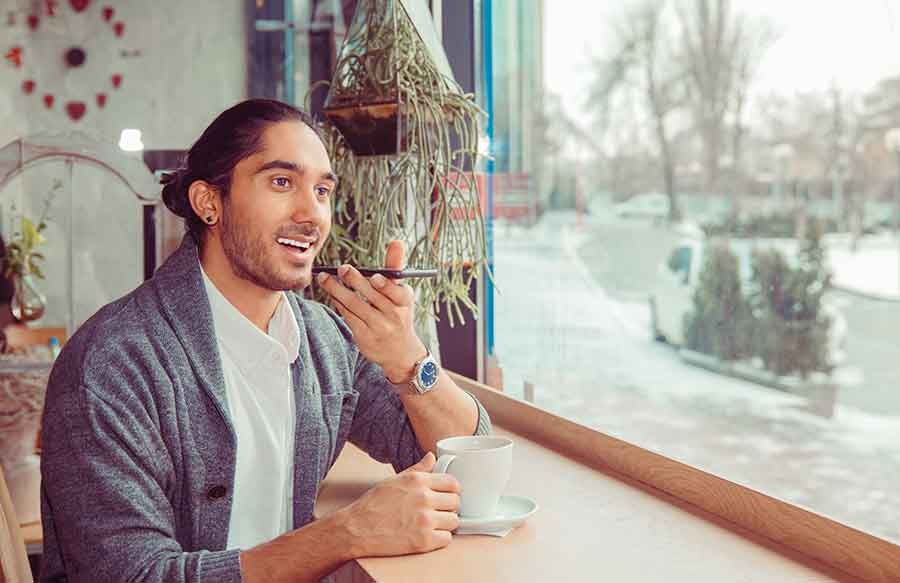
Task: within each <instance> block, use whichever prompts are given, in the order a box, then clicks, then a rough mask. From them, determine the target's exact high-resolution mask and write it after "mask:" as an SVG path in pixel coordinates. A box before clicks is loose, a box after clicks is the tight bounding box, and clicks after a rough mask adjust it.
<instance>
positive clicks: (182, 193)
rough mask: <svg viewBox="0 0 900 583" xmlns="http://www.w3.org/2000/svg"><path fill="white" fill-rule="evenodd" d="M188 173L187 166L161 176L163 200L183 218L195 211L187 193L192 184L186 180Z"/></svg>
mask: <svg viewBox="0 0 900 583" xmlns="http://www.w3.org/2000/svg"><path fill="white" fill-rule="evenodd" d="M187 174H188V170H187V168H179V169H178V170H175V171H174V172H166V173H164V174H163V175H162V178H160V182H161V183H162V184H163V189H162V198H163V202H164V203H165V205H166V207H167V208H168V209H169V210H170V211H172V212H173V213H175V214H176V215H178V216H179V217H181V218H183V219H186V218H188V217H189V216H190V215H191V214H192V213H193V209H191V204H190V200H189V199H188V195H187V186H189V185H190V182H188V181H186V180H185V178H186V177H187Z"/></svg>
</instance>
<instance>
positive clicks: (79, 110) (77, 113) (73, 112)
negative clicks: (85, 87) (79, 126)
mask: <svg viewBox="0 0 900 583" xmlns="http://www.w3.org/2000/svg"><path fill="white" fill-rule="evenodd" d="M86 110H87V106H86V105H85V104H84V102H83V101H70V102H69V103H67V104H66V113H68V114H69V117H70V118H72V121H78V120H79V119H81V118H82V117H83V116H84V112H85V111H86Z"/></svg>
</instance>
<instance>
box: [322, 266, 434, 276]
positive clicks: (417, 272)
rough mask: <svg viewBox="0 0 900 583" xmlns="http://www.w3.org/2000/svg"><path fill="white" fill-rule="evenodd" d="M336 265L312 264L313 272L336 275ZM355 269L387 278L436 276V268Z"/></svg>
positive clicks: (365, 273)
mask: <svg viewBox="0 0 900 583" xmlns="http://www.w3.org/2000/svg"><path fill="white" fill-rule="evenodd" d="M337 270H338V266H337V265H313V268H312V272H313V273H330V274H331V275H337V272H338V271H337ZM356 270H357V271H359V272H360V273H361V274H363V275H364V276H366V277H372V276H373V275H375V274H376V273H380V274H381V275H383V276H385V277H386V278H388V279H412V278H415V277H437V269H386V268H384V267H357V268H356Z"/></svg>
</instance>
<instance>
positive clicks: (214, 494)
mask: <svg viewBox="0 0 900 583" xmlns="http://www.w3.org/2000/svg"><path fill="white" fill-rule="evenodd" d="M227 493H228V488H226V487H225V486H221V485H220V486H213V487H212V488H210V489H209V490H207V491H206V497H207V498H209V499H210V500H218V499H219V498H224V497H225V494H227Z"/></svg>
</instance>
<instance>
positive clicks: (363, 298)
mask: <svg viewBox="0 0 900 583" xmlns="http://www.w3.org/2000/svg"><path fill="white" fill-rule="evenodd" d="M405 255H406V248H405V245H404V244H403V242H402V241H391V242H390V243H389V244H388V247H387V254H386V257H385V262H384V265H385V267H386V268H388V269H403V264H404V259H405ZM338 273H339V278H340V281H338V278H335V277H331V276H329V275H327V274H324V273H323V274H319V276H318V277H317V279H316V281H317V282H318V283H319V285H320V286H321V287H322V289H324V290H325V291H326V292H328V295H330V296H331V297H332V298H333V299H334V304H335V307H336V308H337V311H338V313H340V314H341V316H343V317H344V320H345V321H346V322H347V324H348V325H349V326H350V329H351V330H353V336H354V338H355V339H356V343H357V345H358V346H359V349H360V351H361V352H362V353H363V355H364V356H365V357H366V358H368V359H369V361H371V362H374V363H376V364H378V365H380V366H381V368H382V369H384V372H385V374H386V375H387V377H388V379H389V380H390V381H391V382H394V383H397V384H400V383H405V382H408V381H409V380H411V378H412V375H413V372H414V371H413V369H414V368H415V364H416V362H418V361H419V360H421V359H422V358H424V357H425V355H426V354H427V353H428V351H427V350H426V348H425V345H424V344H423V343H422V341H421V340H419V337H418V336H417V335H416V332H415V328H414V325H413V322H414V316H415V303H416V296H415V292H413V290H412V288H411V287H409V286H408V285H406V284H404V283H403V281H402V280H393V281H392V280H389V279H387V278H386V277H384V276H382V275H373V276H372V277H370V278H368V279H367V278H366V277H365V276H363V275H362V274H361V273H360V272H359V271H357V270H356V269H355V268H354V267H352V266H350V265H342V266H341V267H340V268H339V269H338ZM341 282H343V285H342V283H341Z"/></svg>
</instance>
